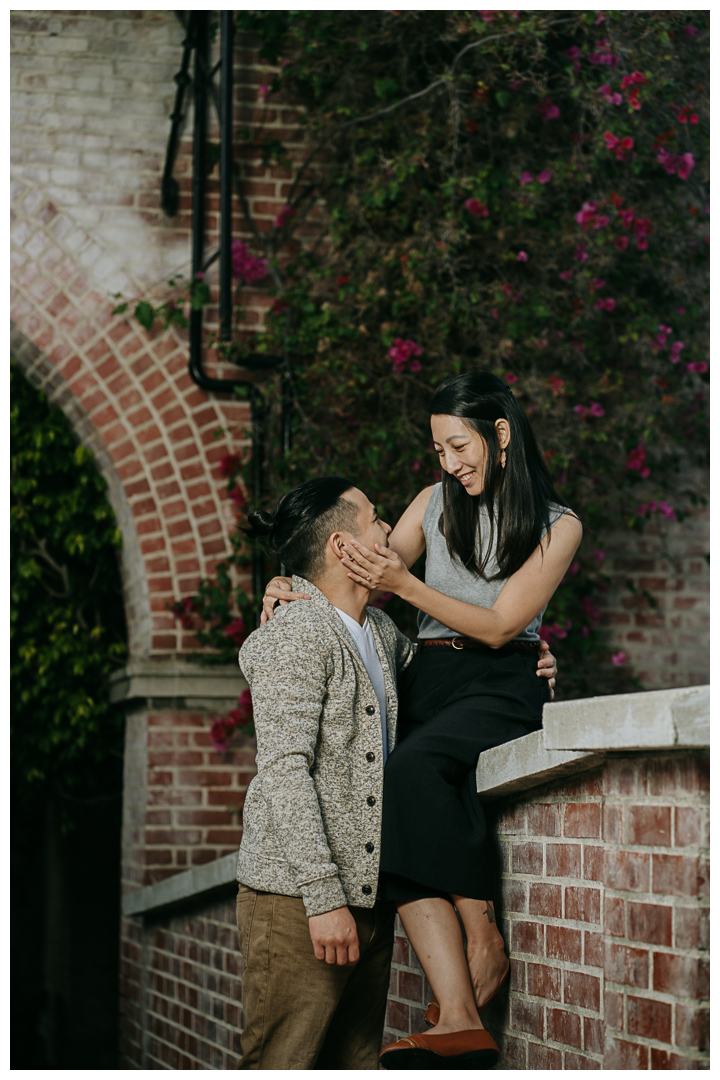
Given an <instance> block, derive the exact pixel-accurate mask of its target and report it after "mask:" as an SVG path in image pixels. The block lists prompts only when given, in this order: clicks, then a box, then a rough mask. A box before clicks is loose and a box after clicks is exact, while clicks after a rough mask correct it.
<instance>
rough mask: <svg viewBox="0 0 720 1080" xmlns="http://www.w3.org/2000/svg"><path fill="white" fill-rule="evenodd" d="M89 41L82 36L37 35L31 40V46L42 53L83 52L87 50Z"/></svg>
mask: <svg viewBox="0 0 720 1080" xmlns="http://www.w3.org/2000/svg"><path fill="white" fill-rule="evenodd" d="M88 45H89V41H88V39H87V38H82V37H65V36H64V35H62V36H61V35H58V36H57V37H40V36H39V35H38V37H36V38H35V40H34V42H33V48H34V49H37V51H38V52H44V53H84V52H87V49H88Z"/></svg>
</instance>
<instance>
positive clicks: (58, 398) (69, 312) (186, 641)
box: [11, 181, 248, 659]
mask: <svg viewBox="0 0 720 1080" xmlns="http://www.w3.org/2000/svg"><path fill="white" fill-rule="evenodd" d="M11 239H12V256H11V274H12V290H11V329H12V334H13V345H14V348H15V350H16V351H15V355H16V357H17V359H18V362H19V363H20V364H21V366H22V367H23V370H24V371H25V373H26V375H27V376H28V378H30V379H31V381H33V382H34V383H35V385H37V386H40V387H41V388H42V389H43V390H45V391H46V392H47V393H48V395H49V397H50V399H51V400H52V401H53V403H54V404H57V405H59V406H60V407H61V408H62V409H63V410H64V412H65V413H66V414H67V415H68V417H69V419H70V422H71V424H72V425H73V428H74V430H75V432H76V434H77V436H78V438H79V439H80V441H81V442H82V443H83V444H84V445H87V446H88V447H90V449H92V450H93V452H94V453H95V455H96V459H97V462H98V467H99V468H100V470H101V472H102V473H103V475H104V476H105V478H106V479H107V481H108V489H109V491H108V494H109V498H110V501H111V503H112V505H113V507H114V509H115V512H116V514H117V517H118V522H119V525H120V527H121V529H122V530H123V537H124V540H125V548H124V553H123V582H124V588H125V593H126V605H127V615H128V630H129V637H130V655H131V657H132V658H141V657H153V658H157V659H160V658H163V657H171V656H174V655H179V654H182V653H186V652H187V651H189V650H190V649H193V648H195V647H196V642H195V641H194V639H193V638H192V635H191V634H189V633H187V632H183V631H182V629H181V628H180V627H179V626H178V625H177V624H176V621H175V619H174V617H173V616H172V614H171V612H169V611H168V605H169V603H171V602H172V601H173V600H174V599H176V598H177V597H178V596H181V595H186V594H188V593H189V592H192V591H193V590H194V589H195V588H196V586H197V582H198V580H199V578H200V577H201V576H203V575H205V574H208V573H211V572H212V571H213V569H214V567H215V565H216V563H217V561H218V560H219V559H220V558H222V557H223V556H224V555H225V554H226V553H227V550H228V542H227V534H228V530H229V528H230V526H231V524H232V520H233V504H232V503H231V502H230V501H229V500H228V499H227V498H226V497H225V490H224V487H225V485H224V482H223V481H222V478H221V477H220V476H219V472H218V467H217V466H218V462H219V459H220V457H221V456H222V454H223V453H224V451H225V449H226V448H227V446H228V444H229V443H231V444H233V445H235V446H237V445H238V444H240V443H242V442H243V440H244V438H245V431H244V427H243V425H244V424H245V423H247V421H248V415H247V407H246V406H245V405H243V404H242V403H240V402H238V401H236V400H234V399H232V398H230V397H229V396H228V397H227V398H225V397H219V396H215V397H213V398H209V397H208V395H207V394H206V393H205V392H203V391H201V390H200V389H199V388H198V387H197V386H195V384H194V383H193V382H192V380H191V379H190V377H189V375H188V373H187V344H186V342H185V341H183V340H182V339H181V336H180V335H179V334H177V333H176V332H175V331H173V330H171V331H168V332H166V333H156V334H150V335H147V334H144V333H143V331H142V330H140V329H139V327H137V324H135V323H132V322H131V321H130V320H129V319H128V318H126V317H124V316H113V314H112V310H113V307H114V301H113V300H112V298H111V293H113V292H118V291H122V292H123V294H124V295H126V296H137V295H141V292H142V290H141V289H140V288H139V287H138V285H137V284H136V283H135V282H133V281H132V280H130V279H129V277H128V276H127V274H126V273H125V272H124V271H123V270H122V269H121V268H120V267H119V266H118V265H117V263H116V262H115V261H114V259H113V258H112V257H111V256H110V255H109V254H108V253H107V252H106V251H104V250H103V247H102V246H101V245H100V244H99V243H98V242H97V241H96V240H95V239H94V238H93V237H92V236H91V235H89V234H88V233H87V232H86V231H85V230H84V229H83V228H80V227H79V226H77V224H76V223H75V222H74V221H73V220H72V218H71V216H70V214H69V212H68V211H66V210H63V211H60V210H58V208H57V207H56V206H55V205H54V204H53V203H52V201H51V200H50V199H49V198H47V196H46V195H45V194H44V192H43V191H42V190H41V189H40V188H38V187H37V186H35V185H32V184H29V183H27V182H25V181H23V182H22V183H20V184H16V185H14V188H13V191H12V225H11ZM220 428H222V429H225V430H226V431H227V432H228V434H227V436H226V437H225V438H223V439H217V438H215V437H214V433H215V432H216V431H217V430H218V429H220Z"/></svg>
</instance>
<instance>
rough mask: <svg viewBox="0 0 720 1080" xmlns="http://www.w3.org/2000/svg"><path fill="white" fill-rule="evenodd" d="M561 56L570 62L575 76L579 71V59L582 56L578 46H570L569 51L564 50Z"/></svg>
mask: <svg viewBox="0 0 720 1080" xmlns="http://www.w3.org/2000/svg"><path fill="white" fill-rule="evenodd" d="M563 55H564V56H567V58H568V60H572V66H573V71H574V72H575V74H576V75H577V73H578V71H579V70H580V58H581V56H582V53H581V52H580V49H579V48H578V46H577V45H572V46H571V47H570V48H569V49H565V50H564V51H563Z"/></svg>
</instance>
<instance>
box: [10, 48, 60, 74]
mask: <svg viewBox="0 0 720 1080" xmlns="http://www.w3.org/2000/svg"><path fill="white" fill-rule="evenodd" d="M10 64H11V66H12V67H13V68H16V69H17V70H18V71H20V70H23V71H24V70H25V69H27V70H28V71H37V72H44V73H47V72H49V71H55V70H56V68H57V60H56V58H55V57H54V56H37V55H36V54H35V53H34V52H29V53H24V52H15V53H12V54H11V56H10Z"/></svg>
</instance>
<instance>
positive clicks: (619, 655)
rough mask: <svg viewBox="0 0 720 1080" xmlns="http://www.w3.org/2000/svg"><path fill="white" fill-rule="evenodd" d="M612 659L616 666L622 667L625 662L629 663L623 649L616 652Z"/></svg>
mask: <svg viewBox="0 0 720 1080" xmlns="http://www.w3.org/2000/svg"><path fill="white" fill-rule="evenodd" d="M610 659H611V660H612V662H613V664H614V665H615V667H622V666H623V664H625V663H627V656H626V655H625V653H624V652H623V651H622V649H621V650H620V652H614V653H613V654H612V656H611V657H610Z"/></svg>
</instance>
